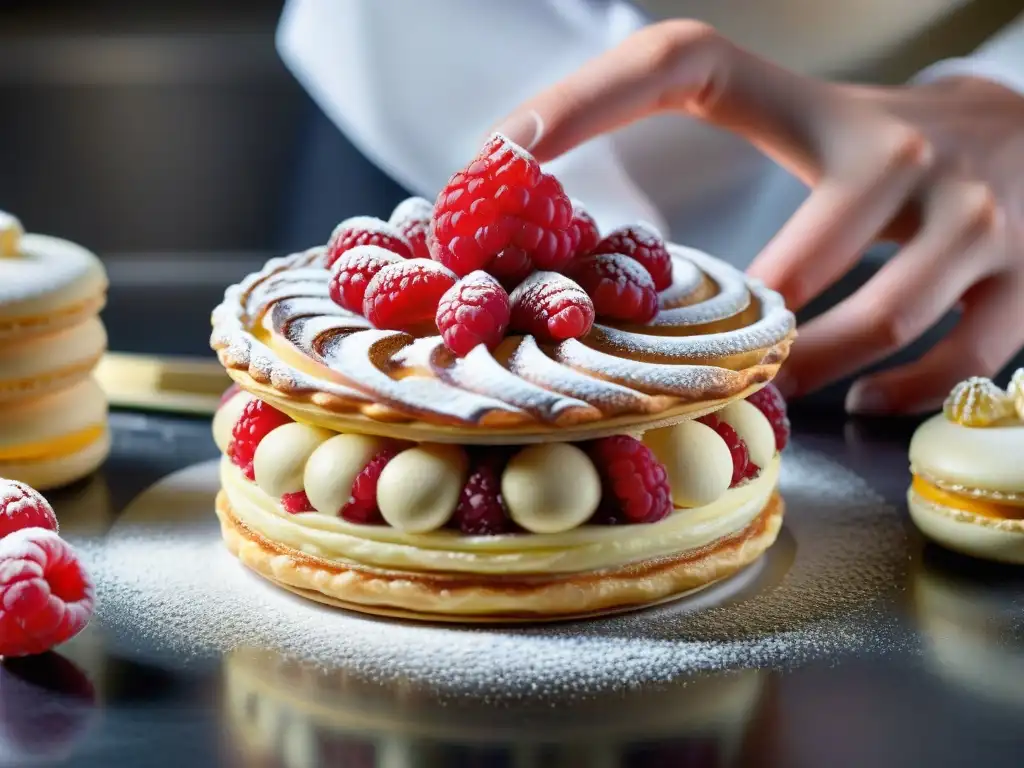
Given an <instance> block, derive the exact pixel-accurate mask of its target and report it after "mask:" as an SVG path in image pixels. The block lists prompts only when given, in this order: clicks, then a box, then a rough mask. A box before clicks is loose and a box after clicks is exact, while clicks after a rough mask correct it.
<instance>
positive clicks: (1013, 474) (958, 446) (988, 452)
mask: <svg viewBox="0 0 1024 768" xmlns="http://www.w3.org/2000/svg"><path fill="white" fill-rule="evenodd" d="M1017 381H1021V377H1019V376H1018V377H1015V382H1017ZM1015 386H1016V385H1014V387H1015ZM1014 387H1011V391H1004V390H1001V389H999V388H998V387H996V386H995V385H994V384H992V382H990V381H988V380H984V379H971V380H968V381H966V382H963V383H962V384H960V385H958V386H957V388H956V389H955V390H954V391H953V392H952V393H951V394H950V397H949V398H948V399H947V401H946V404H945V407H944V409H943V412H942V413H941V414H938V415H936V416H934V417H932V418H930V419H929V420H928V421H926V422H925V423H924V424H922V425H921V426H920V427H919V428H918V429H917V431H916V432H915V433H914V437H913V439H912V440H911V443H910V465H911V472H912V473H913V482H912V484H911V487H910V489H909V490H908V492H907V503H908V506H909V508H910V515H911V517H912V518H913V520H914V523H915V524H916V525H917V527H918V528H920V529H921V532H922V533H924V535H925V536H927V537H928V538H930V539H932V540H933V541H935V542H936V543H938V544H941V545H943V546H945V547H947V548H949V549H952V550H955V551H958V552H962V553H964V554H967V555H972V556H974V557H979V558H984V559H987V560H995V561H999V562H1007V563H1020V564H1024V459H1022V458H1021V457H1022V456H1024V420H1022V418H1021V415H1019V414H1018V412H1017V409H1016V406H1015V402H1014V401H1015V399H1017V397H1018V395H1020V394H1021V393H1019V392H1015V391H1014Z"/></svg>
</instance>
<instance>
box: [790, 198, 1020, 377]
mask: <svg viewBox="0 0 1024 768" xmlns="http://www.w3.org/2000/svg"><path fill="white" fill-rule="evenodd" d="M925 221H926V222H927V223H926V225H925V227H924V228H923V229H922V230H921V232H920V233H919V234H918V235H917V236H916V237H914V238H913V239H912V240H911V241H910V242H909V243H908V244H907V245H906V247H905V248H904V249H903V250H902V251H901V252H900V253H898V254H897V255H896V256H895V257H894V258H893V259H892V260H891V261H890V262H889V263H887V264H886V265H885V266H884V267H883V268H882V269H881V270H879V272H878V273H877V274H876V275H875V276H874V277H872V278H871V280H869V281H868V282H867V283H866V284H865V285H864V286H863V287H862V288H861V289H860V290H859V291H857V292H856V293H855V294H854V295H853V296H851V297H849V298H848V299H846V300H845V301H843V302H841V303H840V304H838V305H837V306H835V307H833V308H832V309H831V310H829V311H828V312H826V313H825V314H824V315H822V316H820V317H818V318H816V319H814V320H813V321H811V322H810V323H809V324H807V325H806V326H804V327H803V328H802V329H801V330H800V336H799V338H798V340H797V343H796V344H795V345H794V347H793V353H792V355H791V357H790V360H789V361H788V362H787V366H786V374H787V375H786V383H787V387H788V389H789V390H790V394H793V395H799V394H803V393H806V392H810V391H813V390H815V389H818V388H820V387H822V386H825V385H827V384H829V383H831V382H833V381H836V380H838V379H840V378H843V377H844V376H847V375H849V374H851V373H853V372H855V371H857V370H859V369H861V368H863V367H865V366H868V365H871V364H873V363H876V362H879V361H881V360H883V359H885V358H886V357H888V356H889V355H891V354H892V353H894V352H896V351H897V350H899V349H900V348H902V347H904V346H906V345H907V344H909V343H911V342H913V341H914V340H916V339H917V338H918V337H920V336H921V335H922V334H923V333H924V332H925V331H926V330H928V329H929V328H930V327H931V326H933V325H934V324H935V323H936V322H938V320H940V319H941V318H942V316H943V315H944V314H945V313H946V312H948V311H949V310H950V309H952V308H953V307H954V306H955V305H956V303H957V302H958V300H959V299H960V298H961V296H963V295H964V293H965V292H966V291H967V290H968V289H969V288H970V287H971V286H972V285H974V284H975V283H977V282H978V281H980V280H982V279H984V278H986V277H987V276H989V275H991V274H993V273H994V272H996V271H997V270H999V269H1001V268H1002V266H1003V262H1002V260H1001V258H1000V255H1001V249H1000V245H1001V242H1002V238H1001V234H1000V232H1001V226H1002V225H1001V217H999V216H998V215H997V212H996V208H995V206H994V204H993V201H992V197H991V195H990V194H989V193H988V190H987V189H986V188H985V187H982V186H981V185H977V184H974V183H969V182H960V181H950V182H945V183H942V184H939V185H937V186H936V187H935V188H934V189H933V192H932V194H931V195H930V196H929V198H928V199H927V200H926V203H925Z"/></svg>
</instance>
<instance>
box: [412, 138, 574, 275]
mask: <svg viewBox="0 0 1024 768" xmlns="http://www.w3.org/2000/svg"><path fill="white" fill-rule="evenodd" d="M571 221H572V204H571V203H570V202H569V198H568V197H566V196H565V192H564V191H563V190H562V185H561V184H559V183H558V180H557V179H556V178H555V177H554V176H549V175H547V174H545V173H543V172H542V171H541V169H540V165H539V164H538V163H537V161H536V160H535V159H534V158H533V156H532V155H530V153H529V152H527V151H526V150H524V149H522V148H521V147H518V146H516V145H515V144H513V143H512V142H511V141H509V140H508V139H506V138H505V137H504V136H500V135H495V136H493V137H492V138H491V139H490V140H489V141H488V142H487V144H485V145H484V148H483V149H482V150H480V154H479V155H477V157H476V159H475V160H474V161H473V162H472V163H470V164H469V166H467V167H466V168H465V169H464V170H462V171H459V172H458V173H456V174H455V175H454V176H452V177H451V179H449V180H448V184H447V186H445V188H444V189H442V190H441V193H440V194H439V195H438V196H437V203H436V204H435V205H434V218H433V221H432V222H431V231H432V232H433V237H432V238H431V240H430V246H431V251H430V253H431V256H433V257H434V258H435V259H436V260H437V261H439V262H441V263H442V264H444V265H445V266H446V267H448V268H449V269H451V270H452V271H454V272H455V273H456V274H458V275H468V274H469V273H470V272H474V271H476V270H478V269H484V268H485V267H486V266H487V265H488V263H490V261H491V259H493V258H494V256H495V255H497V254H498V253H499V252H501V251H502V250H503V249H504V248H507V247H509V246H516V247H517V248H521V249H522V250H524V251H525V252H526V253H527V254H528V255H529V256H530V258H531V259H532V260H533V263H534V264H536V265H537V267H538V268H540V269H561V268H562V267H563V266H565V264H566V262H568V261H569V259H571V258H572V255H573V253H574V252H575V250H576V235H577V233H576V231H575V230H574V229H571V228H570V227H569V224H570V222H571Z"/></svg>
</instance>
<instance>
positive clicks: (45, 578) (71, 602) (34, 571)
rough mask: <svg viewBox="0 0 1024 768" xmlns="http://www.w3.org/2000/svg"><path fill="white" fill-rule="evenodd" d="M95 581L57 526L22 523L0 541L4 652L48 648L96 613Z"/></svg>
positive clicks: (0, 649) (16, 653) (0, 618)
mask: <svg viewBox="0 0 1024 768" xmlns="http://www.w3.org/2000/svg"><path fill="white" fill-rule="evenodd" d="M94 602H95V592H94V590H93V586H92V582H91V581H90V580H89V577H88V576H87V575H86V573H85V570H84V569H83V568H82V564H81V563H80V562H79V561H78V557H77V555H76V554H75V551H74V550H73V549H72V548H71V546H70V545H69V544H68V543H67V542H65V541H64V540H63V539H61V538H60V537H59V536H58V535H57V534H56V533H55V532H54V531H49V530H46V529H44V528H22V529H21V530H20V531H15V532H14V533H12V534H11V535H10V536H7V537H6V538H5V539H2V540H0V656H31V655H34V654H38V653H44V652H46V651H48V650H50V649H51V648H53V647H54V646H55V645H59V644H60V643H63V642H65V641H66V640H70V639H71V638H72V637H74V636H75V635H77V634H78V633H79V632H81V631H82V629H84V628H85V625H86V624H88V623H89V617H90V616H92V610H93V604H94Z"/></svg>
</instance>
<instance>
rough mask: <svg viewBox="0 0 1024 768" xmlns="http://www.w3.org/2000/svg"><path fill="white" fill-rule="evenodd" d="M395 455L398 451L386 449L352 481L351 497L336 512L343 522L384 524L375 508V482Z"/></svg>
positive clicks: (378, 510) (377, 509) (368, 463)
mask: <svg viewBox="0 0 1024 768" xmlns="http://www.w3.org/2000/svg"><path fill="white" fill-rule="evenodd" d="M397 455H398V450H396V449H394V448H386V449H384V450H383V451H381V452H380V453H378V454H377V455H376V456H374V457H373V458H372V459H370V460H369V461H368V462H367V463H366V466H365V467H363V468H362V470H360V472H359V474H358V475H356V479H355V480H353V481H352V495H351V497H350V498H349V500H348V502H347V503H346V504H345V506H343V507H342V508H341V511H340V512H338V515H339V516H340V517H341V518H342V519H343V520H348V521H349V522H350V523H358V524H360V525H383V524H384V518H383V517H381V514H380V509H379V508H378V507H377V481H378V480H380V473H381V472H383V471H384V467H385V466H387V463H388V462H389V461H391V460H392V459H393V458H395V456H397Z"/></svg>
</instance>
